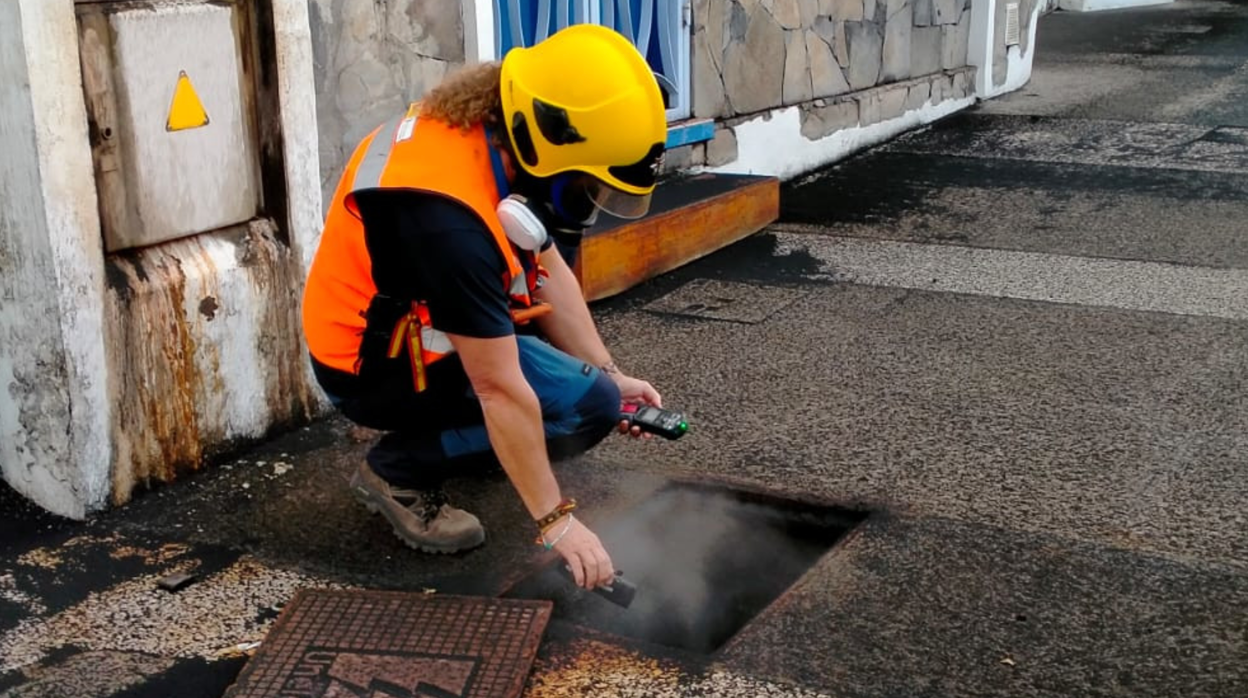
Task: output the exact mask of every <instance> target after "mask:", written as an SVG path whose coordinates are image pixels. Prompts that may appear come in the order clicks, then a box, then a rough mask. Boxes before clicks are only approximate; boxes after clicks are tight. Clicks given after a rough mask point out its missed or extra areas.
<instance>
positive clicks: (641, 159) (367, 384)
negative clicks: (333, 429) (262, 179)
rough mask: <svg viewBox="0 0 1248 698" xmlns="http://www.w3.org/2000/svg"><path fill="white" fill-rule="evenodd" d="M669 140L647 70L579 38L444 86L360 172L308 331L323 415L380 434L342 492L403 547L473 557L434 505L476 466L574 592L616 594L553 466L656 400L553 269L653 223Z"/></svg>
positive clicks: (619, 45) (462, 516)
mask: <svg viewBox="0 0 1248 698" xmlns="http://www.w3.org/2000/svg"><path fill="white" fill-rule="evenodd" d="M665 139H666V123H665V118H664V105H663V101H662V97H661V95H660V93H659V88H658V84H657V82H656V81H655V78H654V76H653V74H652V73H651V71H650V69H649V67H648V66H647V65H646V62H645V60H644V59H643V58H642V56H641V55H640V54H639V53H638V52H637V50H636V49H635V48H634V47H633V46H632V45H631V44H630V43H628V42H627V41H626V40H624V38H623V37H621V36H620V35H619V34H616V33H615V32H613V31H610V30H608V29H605V28H603V27H599V26H595V25H577V26H573V27H571V28H568V29H565V30H563V31H561V32H559V33H557V34H555V35H553V36H552V37H550V38H549V39H547V40H545V41H544V42H542V43H540V44H538V45H536V46H534V47H532V48H528V49H516V50H513V51H511V52H509V53H508V54H507V56H506V57H505V58H504V59H503V61H502V62H501V64H499V63H493V64H484V65H479V66H474V67H470V68H467V69H465V70H464V71H463V72H461V73H458V74H456V75H454V76H452V77H450V78H449V79H447V80H446V81H445V82H444V83H443V84H441V85H440V86H438V87H437V88H436V89H434V90H432V91H431V92H430V93H429V94H428V95H427V96H426V98H425V99H424V100H423V101H422V102H420V103H416V104H413V105H411V106H410V107H409V108H408V109H407V111H406V113H402V114H398V115H396V116H395V117H394V118H393V119H392V120H391V121H389V122H388V123H385V124H383V125H382V126H380V127H379V128H378V129H377V130H375V131H374V132H373V133H371V134H370V135H369V136H367V137H366V138H365V139H364V141H363V142H362V143H361V144H360V145H359V147H358V148H357V149H356V151H355V153H354V154H353V155H352V157H351V159H350V161H349V162H348V164H347V166H346V170H345V172H344V174H343V176H342V180H341V182H340V183H339V185H338V189H337V192H336V193H335V194H334V198H333V200H332V201H331V202H330V209H329V212H328V215H327V218H326V223H325V229H324V232H323V234H322V237H321V241H320V246H319V248H318V249H317V252H316V257H315V260H314V261H313V264H312V267H311V271H310V274H309V277H308V279H307V284H306V290H305V295H304V300H303V324H304V331H305V336H306V338H307V342H308V346H309V349H310V351H311V354H312V358H313V366H314V369H315V372H316V376H317V379H318V381H319V382H320V384H321V387H322V388H323V389H324V391H325V392H326V394H327V395H328V396H329V397H330V400H331V401H332V402H333V404H334V405H335V406H336V407H337V408H338V409H339V410H340V411H341V412H342V413H343V414H344V415H345V416H346V417H348V418H349V419H351V420H352V421H354V422H356V423H358V424H360V425H363V426H366V427H370V428H373V429H378V430H381V431H383V432H385V433H384V434H383V435H382V436H381V438H380V439H379V441H378V442H377V444H376V445H375V447H373V448H372V449H371V450H370V452H369V453H368V456H367V459H366V462H365V463H363V464H361V465H360V467H359V470H358V471H357V472H356V473H355V474H354V475H353V477H352V480H351V488H352V490H353V492H354V493H355V495H356V496H357V497H359V499H360V500H361V501H362V502H363V503H364V504H365V505H366V506H367V507H368V508H369V509H371V510H373V511H376V512H380V513H381V514H382V515H384V516H385V517H386V518H387V519H388V520H389V522H390V523H391V524H392V525H393V526H394V530H395V531H396V533H397V534H398V535H399V536H400V537H401V538H402V539H403V540H404V541H406V542H407V544H408V545H410V546H412V547H415V548H419V549H421V550H425V551H428V552H454V551H459V550H465V549H468V548H472V547H475V546H478V545H480V544H481V543H482V542H483V541H484V540H485V531H484V529H483V528H482V525H481V522H480V521H479V520H478V519H477V517H476V516H474V515H472V514H470V513H468V512H466V511H464V510H462V509H458V508H455V507H454V506H452V505H451V504H450V503H449V502H447V500H446V497H445V495H444V494H443V492H442V489H441V487H440V484H441V481H442V479H443V478H445V477H446V476H447V475H449V474H453V473H455V472H456V468H457V466H460V465H464V464H467V463H468V462H469V461H473V460H482V459H486V460H489V461H492V462H496V463H499V464H501V466H502V468H503V470H504V471H505V472H506V474H507V476H508V478H509V479H510V481H511V483H512V485H513V486H514V487H515V490H516V491H517V493H518V494H519V495H520V498H521V500H522V501H523V503H524V506H525V507H526V508H527V509H528V512H529V514H530V515H532V517H533V519H534V521H535V522H536V524H537V528H535V530H534V535H535V538H537V539H538V540H539V541H541V542H543V543H544V544H545V545H546V547H547V548H548V549H554V550H556V551H558V553H559V554H560V555H562V557H563V558H564V559H565V560H566V561H567V563H568V565H569V566H570V567H571V568H572V573H573V576H574V577H575V579H576V581H577V583H578V584H580V585H581V586H584V587H586V588H593V587H595V586H599V585H603V584H606V583H609V582H610V580H611V579H612V574H613V567H612V564H611V559H610V556H609V555H608V554H607V551H606V550H605V549H604V548H603V545H602V543H601V542H600V541H599V539H598V537H597V536H596V535H595V534H594V533H593V532H592V531H590V530H589V529H588V528H586V527H585V525H584V524H583V523H582V522H581V520H580V519H578V518H577V517H576V515H575V512H574V511H573V510H574V509H575V502H574V501H573V500H572V499H570V498H568V496H567V493H565V492H562V491H560V488H559V484H558V482H556V479H555V477H554V474H553V472H552V470H551V467H550V460H551V459H552V458H559V457H564V456H568V455H571V454H575V453H580V452H583V451H585V450H586V449H589V448H591V447H592V446H594V445H595V444H597V443H598V442H599V441H601V440H602V439H603V438H604V437H606V435H607V434H608V433H610V432H611V431H612V430H613V429H614V428H615V427H616V426H617V425H620V424H621V422H620V414H621V412H620V410H621V403H622V402H639V403H649V404H654V405H658V404H659V403H660V397H659V394H658V392H656V391H655V389H654V388H653V387H652V386H651V385H650V384H649V383H647V382H645V381H642V380H638V379H636V378H631V377H629V376H627V375H625V374H623V373H621V372H620V371H619V370H618V369H617V368H616V366H615V364H614V363H613V361H612V359H611V354H610V353H609V352H608V350H607V348H606V347H605V346H604V345H603V342H602V340H601V338H600V336H599V334H598V331H597V329H596V328H595V326H594V322H593V319H592V318H591V316H590V313H589V309H588V308H587V307H586V304H585V302H584V300H583V297H582V294H581V289H580V287H579V285H578V283H577V281H576V277H575V276H574V275H573V273H572V272H571V270H570V269H569V267H568V263H567V262H566V261H565V259H564V257H563V256H562V254H561V248H562V250H563V253H567V252H568V250H569V249H572V248H574V247H575V245H576V244H577V242H578V238H577V237H576V236H577V234H578V233H579V232H580V231H582V230H583V229H584V228H585V227H587V226H588V225H590V224H592V222H593V221H594V219H595V217H596V216H597V214H598V211H599V210H602V211H606V212H607V213H610V214H612V215H615V216H620V217H624V218H635V217H639V216H641V215H643V214H644V213H645V212H646V211H647V210H648V207H649V198H650V194H651V192H652V191H653V189H654V186H655V178H656V174H657V172H658V169H659V163H660V160H661V158H662V154H663V144H664V141H665ZM556 237H557V238H558V239H559V241H560V243H559V244H555V241H554V239H553V238H556ZM634 435H635V434H634Z"/></svg>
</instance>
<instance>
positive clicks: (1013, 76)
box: [982, 2, 1044, 98]
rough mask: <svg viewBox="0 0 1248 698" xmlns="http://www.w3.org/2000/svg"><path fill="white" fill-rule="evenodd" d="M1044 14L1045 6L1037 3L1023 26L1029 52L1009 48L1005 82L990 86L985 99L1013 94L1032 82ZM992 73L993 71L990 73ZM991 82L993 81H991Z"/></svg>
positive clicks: (1013, 47)
mask: <svg viewBox="0 0 1248 698" xmlns="http://www.w3.org/2000/svg"><path fill="white" fill-rule="evenodd" d="M1043 13H1044V4H1043V3H1039V2H1037V3H1036V7H1035V9H1033V10H1032V12H1031V19H1030V20H1029V21H1028V20H1024V21H1027V24H1025V25H1023V30H1024V31H1026V32H1027V33H1028V36H1029V39H1028V41H1026V42H1025V43H1026V44H1027V50H1026V51H1025V52H1024V51H1023V50H1022V47H1020V46H1011V47H1009V49H1008V51H1007V53H1006V61H1007V68H1006V75H1005V82H1004V83H1002V84H1000V85H995V86H990V87H989V89H988V91H987V92H985V93H983V95H982V96H984V97H985V98H991V97H996V96H999V95H1003V94H1006V93H1007V92H1013V91H1014V90H1017V89H1018V88H1020V87H1022V86H1023V85H1026V84H1027V81H1028V80H1031V68H1032V63H1033V62H1034V61H1035V58H1036V30H1037V29H1038V28H1039V26H1040V15H1041V14H1043ZM988 72H989V73H991V71H988ZM990 82H991V81H990Z"/></svg>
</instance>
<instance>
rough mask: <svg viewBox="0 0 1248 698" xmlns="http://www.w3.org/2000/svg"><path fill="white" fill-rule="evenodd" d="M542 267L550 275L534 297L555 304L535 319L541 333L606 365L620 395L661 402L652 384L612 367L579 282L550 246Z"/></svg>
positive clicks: (565, 348) (589, 360)
mask: <svg viewBox="0 0 1248 698" xmlns="http://www.w3.org/2000/svg"><path fill="white" fill-rule="evenodd" d="M542 266H544V267H546V270H547V271H549V272H550V278H548V279H547V280H546V285H545V286H542V288H541V289H539V290H538V292H537V297H538V298H539V299H541V300H544V301H546V302H547V303H550V304H551V306H553V307H554V312H552V313H551V314H549V315H545V316H543V317H541V318H538V320H537V324H538V327H540V328H541V330H542V333H543V334H545V335H546V337H547V338H548V339H550V341H551V343H553V344H554V345H555V346H556V347H559V348H560V349H562V350H563V351H565V352H567V353H569V354H571V355H572V356H575V357H576V358H578V359H581V360H582V361H585V362H587V363H589V364H591V365H593V366H598V367H600V368H601V367H609V368H605V369H604V370H606V372H607V373H608V374H609V375H610V376H611V379H612V380H614V381H615V384H616V385H618V386H619V387H620V397H622V398H623V399H624V400H626V401H629V402H634V401H635V402H645V403H649V404H651V405H662V404H663V398H662V397H661V396H660V395H659V393H658V391H657V390H655V389H654V387H653V386H651V385H650V384H649V383H647V382H646V381H643V380H638V379H636V378H632V377H630V376H627V375H625V374H623V373H621V372H620V371H619V369H617V368H615V363H614V362H613V361H612V360H611V352H610V351H608V350H607V347H606V344H604V343H603V341H602V336H601V335H599V334H598V328H597V326H595V325H594V318H593V316H592V315H590V313H589V305H587V304H586V303H585V295H584V294H583V293H582V292H581V285H580V284H579V283H577V281H576V276H575V275H574V274H573V273H572V270H571V269H569V268H568V265H567V263H566V262H564V261H563V257H562V256H560V255H559V252H558V250H556V249H555V248H554V247H553V246H552V247H551V248H550V249H548V250H546V251H545V252H543V253H542ZM621 426H623V425H621ZM634 434H635V435H640V434H641V431H640V430H636V431H635V432H634Z"/></svg>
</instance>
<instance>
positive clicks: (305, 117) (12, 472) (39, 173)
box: [0, 0, 324, 518]
mask: <svg viewBox="0 0 1248 698" xmlns="http://www.w3.org/2000/svg"><path fill="white" fill-rule="evenodd" d="M273 12H274V20H275V25H276V42H277V47H276V49H277V64H278V66H277V67H278V84H279V86H280V92H279V96H278V99H279V102H280V106H281V114H282V133H283V139H284V141H283V149H284V155H285V163H284V164H285V176H286V180H287V181H286V185H287V190H288V196H289V202H288V216H289V217H288V221H287V224H288V230H289V232H290V249H289V250H286V248H285V246H284V245H282V244H281V243H276V242H275V241H273V240H272V239H271V238H266V237H265V236H264V235H258V236H257V235H250V236H248V237H247V238H246V239H242V240H231V239H229V238H217V237H213V236H203V237H202V239H199V240H188V241H183V242H182V243H181V244H179V243H174V244H173V245H171V246H168V247H163V246H162V247H161V248H149V249H148V250H145V251H144V252H143V253H141V254H144V255H149V256H150V258H151V259H162V260H164V261H166V262H167V264H165V265H163V266H160V267H153V268H151V269H147V270H145V274H144V275H143V276H144V281H143V286H142V288H139V287H138V286H137V285H136V286H133V287H131V288H130V290H137V291H140V292H142V293H143V294H145V295H140V293H135V295H133V296H131V297H130V298H129V300H125V301H124V302H123V301H119V299H120V298H121V296H120V295H119V291H118V290H117V289H115V288H111V287H109V288H106V284H105V257H104V252H103V241H102V235H101V228H100V221H99V217H98V213H97V198H96V191H95V179H94V173H93V163H92V157H91V149H90V144H89V141H88V131H87V117H86V107H85V104H84V97H83V89H82V83H81V75H80V67H79V52H78V33H77V22H76V19H75V15H74V2H73V0H16V1H15V2H14V1H12V0H11V1H9V2H3V3H0V152H3V153H4V157H3V158H0V201H3V202H4V206H2V207H0V471H2V472H3V476H4V479H5V480H6V481H7V482H8V483H10V484H11V485H12V486H13V487H14V488H15V489H17V490H18V491H19V492H21V493H22V494H23V495H25V496H26V497H28V498H30V499H31V500H33V501H34V502H36V503H37V504H39V505H41V506H43V507H44V508H46V509H48V510H49V511H52V512H54V513H57V514H60V515H63V516H68V517H73V518H83V517H85V516H87V515H89V514H90V513H91V512H93V511H96V510H99V509H101V508H103V507H105V506H107V505H108V503H109V502H110V500H116V501H122V500H124V499H126V498H128V497H129V495H130V491H129V490H128V489H127V488H128V487H129V486H131V485H133V484H134V481H135V479H136V477H135V474H136V473H139V474H142V473H144V472H150V470H151V469H152V467H153V466H154V465H158V464H153V463H151V462H143V461H141V460H140V459H141V458H149V459H150V458H151V457H152V456H151V454H150V453H149V454H146V455H144V454H140V453H138V452H137V451H138V449H135V448H132V447H134V446H136V445H140V446H141V445H143V444H144V443H145V440H147V441H150V440H151V438H152V436H151V434H152V433H155V432H158V431H160V429H162V428H163V429H165V430H169V429H173V430H180V429H192V428H193V429H194V430H195V431H194V433H195V435H196V438H199V437H202V439H203V443H196V446H197V447H203V448H204V449H211V448H213V447H220V446H223V445H224V444H222V443H215V442H212V440H213V439H218V440H220V439H229V438H236V437H239V436H261V435H263V434H264V433H265V432H266V430H267V429H268V428H269V427H270V426H271V424H272V421H273V420H274V419H275V418H280V417H282V414H281V412H282V411H285V412H287V413H289V412H290V409H291V408H290V405H291V404H292V403H296V402H298V401H299V400H305V401H308V402H315V403H317V404H318V405H319V406H320V407H322V408H324V400H323V397H322V396H320V394H319V392H318V391H316V390H315V388H314V387H313V386H312V384H311V379H310V373H309V371H308V367H307V359H306V352H305V351H303V344H302V339H301V333H300V332H299V331H298V322H297V317H298V298H299V295H300V288H299V287H300V285H301V280H302V279H303V278H304V277H305V275H306V271H307V268H308V265H309V264H310V261H311V258H312V255H313V253H314V251H315V249H316V244H317V239H318V236H319V233H320V228H321V188H320V183H319V175H318V170H319V156H318V147H317V141H318V135H317V123H316V100H315V91H314V81H313V61H312V49H311V40H310V29H309V25H308V8H307V4H306V1H305V0H274V1H273ZM157 250H159V252H157ZM283 250H286V251H283ZM115 268H120V267H115ZM147 272H150V273H147ZM114 281H115V280H114ZM175 287H176V288H175ZM171 289H172V290H173V291H175V292H174V293H170V290H171ZM183 291H189V292H190V295H188V296H186V297H184V303H183V304H181V307H168V305H167V301H168V300H169V299H170V298H178V297H180V296H179V295H178V294H179V293H181V292H183ZM209 291H211V292H212V293H215V294H217V295H218V296H220V300H221V310H220V312H219V314H217V316H216V317H215V318H214V319H213V320H212V321H208V320H207V319H206V318H205V319H204V320H205V321H204V322H202V323H200V322H197V320H198V319H199V318H198V315H197V314H198V312H199V305H198V304H199V301H200V300H201V296H204V295H207V294H208V293H209ZM274 299H284V300H285V301H286V302H285V303H273V302H272V301H273V300H274ZM165 311H168V314H167V315H166V314H162V313H164V312H165ZM119 313H120V314H123V315H125V317H126V322H127V323H129V324H128V325H126V326H125V327H124V328H122V329H121V330H119V327H121V326H122V324H123V323H121V322H120V321H119V319H118V314H119ZM169 318H174V319H176V320H178V321H179V323H180V325H179V329H181V330H183V331H185V332H187V333H188V334H187V335H186V336H185V337H184V338H183V339H185V340H187V341H184V342H183V346H184V347H189V348H190V351H191V352H192V354H193V355H192V356H183V357H175V358H180V359H182V360H184V361H185V362H186V365H188V366H192V367H193V368H194V372H195V374H196V375H194V376H192V378H191V381H190V382H191V383H192V384H194V386H195V390H196V392H194V393H193V394H191V395H182V396H171V395H158V396H157V399H162V400H165V399H167V400H170V401H173V400H184V401H187V402H188V404H189V405H190V406H191V407H190V408H191V410H192V416H193V418H194V420H195V424H194V425H184V424H173V425H163V426H162V425H153V424H146V423H142V422H135V421H133V420H130V419H127V417H126V415H123V412H124V411H125V410H126V409H127V405H126V403H124V402H123V401H119V400H118V397H119V396H120V395H122V394H133V390H134V386H135V385H142V384H143V383H144V382H146V381H148V379H149V378H150V375H149V374H148V373H146V372H147V371H151V370H152V368H153V367H154V366H160V365H161V364H162V361H163V360H164V359H167V358H169V356H168V355H167V354H166V355H159V354H158V355H156V356H154V357H153V356H146V357H145V356H141V354H142V353H143V352H144V351H147V350H148V348H149V345H150V348H151V350H152V351H153V352H159V351H166V352H167V351H168V349H169V346H170V343H169V342H168V341H167V336H166V335H167V334H168V333H169V331H170V330H169V325H168V324H167V323H161V322H154V321H156V320H165V319H169ZM275 320H276V321H277V322H278V323H279V326H278V327H277V328H276V329H275V327H274V323H275ZM119 332H121V333H123V334H124V333H125V332H129V333H131V334H132V336H137V337H138V338H139V339H138V341H132V342H130V343H129V344H128V345H127V346H128V347H129V351H131V352H134V353H126V352H125V351H122V349H121V348H119V345H118V344H117V343H115V342H114V343H111V344H110V343H109V341H108V339H109V338H110V337H111V338H116V337H117V335H118V334H119ZM266 386H267V389H268V392H267V394H266ZM274 386H278V388H280V390H279V391H278V392H274V390H273V388H274ZM127 390H130V391H132V392H130V393H127V392H126V391H127ZM159 450H160V449H157V452H158V454H159Z"/></svg>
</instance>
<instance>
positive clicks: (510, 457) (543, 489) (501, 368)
mask: <svg viewBox="0 0 1248 698" xmlns="http://www.w3.org/2000/svg"><path fill="white" fill-rule="evenodd" d="M448 336H449V337H450V340H451V344H452V345H454V347H455V349H456V351H458V352H459V355H460V359H461V360H462V362H463V365H464V371H465V372H466V373H467V374H468V379H469V381H471V382H472V387H473V390H474V391H476V393H477V398H478V399H479V400H480V401H481V410H482V412H484V413H485V429H486V432H487V433H488V434H489V436H490V445H491V446H492V447H493V448H494V453H495V454H496V455H497V456H498V460H499V462H500V463H501V464H502V466H503V471H504V472H506V473H507V477H508V478H509V479H510V480H511V483H512V486H513V487H515V489H516V492H517V493H518V494H519V495H520V499H521V501H523V502H524V506H525V508H526V509H528V511H529V515H530V516H532V517H533V518H534V519H537V518H540V517H542V516H544V515H545V514H546V513H548V512H550V511H551V510H553V509H554V508H555V507H556V506H557V505H558V504H559V502H560V501H561V500H562V495H561V493H560V491H559V483H558V482H556V480H555V475H554V472H553V471H552V470H551V468H550V460H549V457H548V456H547V453H546V439H545V433H544V431H543V428H542V413H541V407H540V405H539V404H538V401H537V395H536V394H535V393H534V392H533V388H532V387H530V386H529V383H528V381H527V380H525V378H524V374H523V373H522V372H521V370H520V355H519V348H518V346H517V344H516V338H515V337H514V336H510V337H497V338H492V339H478V338H474V337H465V336H462V335H454V334H450V335H448ZM565 525H569V526H570V527H569V528H568V529H567V534H566V535H564V536H563V537H562V538H561V539H560V541H559V543H558V545H556V546H555V550H557V551H558V552H559V554H560V555H562V556H563V557H564V559H565V560H566V561H567V562H568V565H569V566H570V567H571V568H572V574H573V576H574V577H575V578H576V582H577V584H579V585H582V586H585V587H586V588H591V589H592V588H593V587H595V586H598V585H601V584H607V583H610V581H611V580H612V578H613V568H612V566H611V558H610V557H609V556H608V555H607V551H606V550H605V549H604V548H603V547H602V543H601V542H600V541H599V540H598V537H597V536H596V535H594V533H593V532H592V531H590V530H589V529H588V528H586V527H585V526H583V525H582V524H581V523H580V522H579V521H573V520H572V519H567V520H566V521H565V520H564V519H561V520H560V521H558V522H556V524H555V526H554V527H552V532H551V534H550V537H552V538H553V537H555V535H556V534H558V533H560V532H562V531H563V530H564V527H565Z"/></svg>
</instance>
